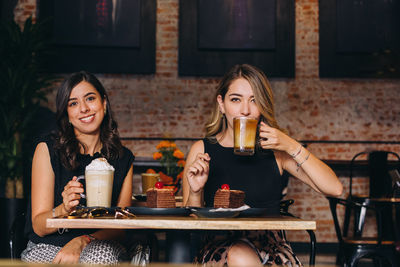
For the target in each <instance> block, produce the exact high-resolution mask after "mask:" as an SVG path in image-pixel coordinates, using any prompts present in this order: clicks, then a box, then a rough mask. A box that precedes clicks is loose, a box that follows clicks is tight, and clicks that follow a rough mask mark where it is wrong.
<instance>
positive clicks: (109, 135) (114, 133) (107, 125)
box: [55, 71, 123, 170]
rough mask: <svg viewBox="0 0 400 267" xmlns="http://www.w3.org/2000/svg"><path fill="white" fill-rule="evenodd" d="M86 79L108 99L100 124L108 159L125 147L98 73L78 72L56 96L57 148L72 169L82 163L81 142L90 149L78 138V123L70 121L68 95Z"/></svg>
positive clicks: (63, 162)
mask: <svg viewBox="0 0 400 267" xmlns="http://www.w3.org/2000/svg"><path fill="white" fill-rule="evenodd" d="M82 81H85V82H88V83H90V84H91V85H92V86H93V87H94V88H96V90H97V91H98V92H99V94H100V96H101V99H102V100H103V101H104V100H106V101H107V104H106V105H107V106H106V110H107V112H106V114H105V115H104V119H103V121H102V123H101V125H100V141H101V143H102V145H103V147H102V149H101V154H102V155H103V157H105V158H106V159H107V160H115V159H118V158H119V157H121V156H122V151H123V150H122V144H121V140H120V139H119V134H118V126H117V122H116V121H115V120H114V119H113V117H112V112H111V105H110V101H108V96H107V93H106V90H105V89H104V87H103V85H102V84H101V82H100V81H99V80H98V79H97V78H96V76H94V75H93V74H91V73H89V72H86V71H80V72H75V73H73V74H71V75H70V76H69V77H67V78H66V79H65V80H64V81H63V83H62V84H61V86H60V88H59V89H58V91H57V97H56V107H57V114H56V119H57V125H58V134H57V137H56V142H55V149H57V150H58V151H59V152H60V153H59V155H60V158H61V162H62V164H63V165H64V167H66V168H67V169H69V170H74V169H76V168H77V167H78V166H79V163H78V162H77V160H76V158H77V155H78V154H79V153H80V145H81V146H83V148H84V149H86V148H85V145H84V144H80V143H79V140H78V139H76V136H75V133H74V127H73V126H72V125H71V123H70V122H69V119H68V113H67V108H68V99H69V97H70V95H71V91H72V89H73V88H74V87H75V86H77V85H78V84H79V83H80V82H82Z"/></svg>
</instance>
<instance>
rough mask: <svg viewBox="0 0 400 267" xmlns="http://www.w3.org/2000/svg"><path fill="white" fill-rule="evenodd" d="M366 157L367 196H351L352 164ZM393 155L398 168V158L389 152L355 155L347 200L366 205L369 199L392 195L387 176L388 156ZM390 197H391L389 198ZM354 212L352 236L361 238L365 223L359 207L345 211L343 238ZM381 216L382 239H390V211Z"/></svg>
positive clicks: (366, 152)
mask: <svg viewBox="0 0 400 267" xmlns="http://www.w3.org/2000/svg"><path fill="white" fill-rule="evenodd" d="M362 155H368V176H369V194H367V195H356V194H353V191H352V185H353V175H354V162H355V160H356V159H357V158H358V157H360V156H362ZM389 155H393V156H394V157H396V158H397V159H398V163H399V166H400V156H399V155H398V154H396V153H395V152H391V151H364V152H360V153H358V154H356V155H355V156H354V157H353V158H352V160H351V162H350V177H349V178H350V185H349V187H350V188H349V196H348V200H350V201H355V202H358V203H368V201H369V198H381V197H389V196H390V194H392V193H393V190H392V188H393V180H392V178H391V176H390V174H389V166H388V156H389ZM390 197H391V196H390ZM352 211H354V233H353V234H354V236H361V234H362V231H363V228H364V222H365V217H366V213H365V209H360V208H359V207H351V206H347V207H346V211H345V219H344V224H343V236H345V237H346V236H347V233H348V229H349V223H350V217H351V213H352ZM382 215H383V221H382V223H383V225H384V226H385V227H384V228H383V232H382V236H383V238H384V239H390V237H392V236H393V232H394V226H393V221H392V219H391V218H392V211H391V209H390V208H388V209H386V210H382Z"/></svg>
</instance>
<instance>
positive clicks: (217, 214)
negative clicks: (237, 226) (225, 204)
mask: <svg viewBox="0 0 400 267" xmlns="http://www.w3.org/2000/svg"><path fill="white" fill-rule="evenodd" d="M191 211H192V213H193V214H195V215H197V216H199V217H200V218H233V217H237V216H239V214H240V213H241V212H243V211H215V208H192V209H191Z"/></svg>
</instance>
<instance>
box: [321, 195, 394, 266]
mask: <svg viewBox="0 0 400 267" xmlns="http://www.w3.org/2000/svg"><path fill="white" fill-rule="evenodd" d="M327 198H328V200H329V207H330V209H331V213H332V217H333V221H334V224H335V231H336V235H337V238H338V241H339V251H338V253H337V262H336V263H337V264H340V265H341V266H345V267H354V266H357V263H358V261H359V260H360V259H361V258H372V259H373V260H374V263H378V265H379V266H388V265H387V264H388V263H389V264H391V266H393V267H396V266H399V265H398V264H399V260H398V259H397V255H396V249H395V244H394V243H395V242H394V241H392V240H389V241H387V240H383V239H382V213H381V210H380V209H379V208H377V207H375V206H373V205H370V204H369V203H358V202H354V201H351V200H348V199H340V198H335V197H327ZM338 205H342V206H344V207H345V208H347V207H348V206H351V207H358V208H365V209H370V210H373V211H375V212H376V214H377V230H378V231H377V237H372V238H371V237H362V236H355V237H345V236H344V235H343V232H342V229H341V228H340V223H339V219H338V214H337V207H338Z"/></svg>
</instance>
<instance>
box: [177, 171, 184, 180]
mask: <svg viewBox="0 0 400 267" xmlns="http://www.w3.org/2000/svg"><path fill="white" fill-rule="evenodd" d="M176 178H177V179H182V178H183V171H181V172H180V173H179V174H178V175H177V176H176Z"/></svg>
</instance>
